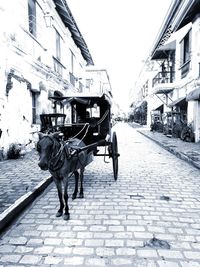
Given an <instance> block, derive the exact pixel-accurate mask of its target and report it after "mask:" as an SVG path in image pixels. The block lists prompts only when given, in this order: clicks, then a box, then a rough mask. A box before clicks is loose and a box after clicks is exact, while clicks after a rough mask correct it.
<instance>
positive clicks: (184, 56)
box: [180, 30, 191, 78]
mask: <svg viewBox="0 0 200 267" xmlns="http://www.w3.org/2000/svg"><path fill="white" fill-rule="evenodd" d="M180 45H181V61H180V63H181V66H180V67H181V75H182V78H183V77H185V76H186V75H187V73H188V72H189V66H190V59H191V30H190V31H189V32H188V33H187V34H186V36H185V37H184V38H183V40H182V41H181V42H180Z"/></svg>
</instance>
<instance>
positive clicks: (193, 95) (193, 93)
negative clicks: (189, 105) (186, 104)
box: [186, 88, 200, 101]
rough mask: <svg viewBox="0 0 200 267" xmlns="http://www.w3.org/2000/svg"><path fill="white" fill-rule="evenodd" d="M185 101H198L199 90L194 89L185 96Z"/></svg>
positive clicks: (199, 97) (199, 98)
mask: <svg viewBox="0 0 200 267" xmlns="http://www.w3.org/2000/svg"><path fill="white" fill-rule="evenodd" d="M186 100H187V101H190V100H200V88H197V89H194V90H193V91H191V92H189V94H188V95H187V96H186Z"/></svg>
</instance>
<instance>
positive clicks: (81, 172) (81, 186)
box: [79, 168, 85, 198]
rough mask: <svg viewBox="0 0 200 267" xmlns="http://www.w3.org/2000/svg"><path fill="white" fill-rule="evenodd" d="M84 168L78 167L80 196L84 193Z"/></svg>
mask: <svg viewBox="0 0 200 267" xmlns="http://www.w3.org/2000/svg"><path fill="white" fill-rule="evenodd" d="M84 170H85V168H81V169H80V193H79V197H80V198H84V193H83V178H84Z"/></svg>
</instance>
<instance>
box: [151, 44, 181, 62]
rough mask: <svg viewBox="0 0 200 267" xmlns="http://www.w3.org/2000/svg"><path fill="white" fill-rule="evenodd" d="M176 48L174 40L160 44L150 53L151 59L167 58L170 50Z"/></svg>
mask: <svg viewBox="0 0 200 267" xmlns="http://www.w3.org/2000/svg"><path fill="white" fill-rule="evenodd" d="M175 49H176V40H173V41H171V42H169V43H167V44H165V45H162V46H160V47H159V48H157V49H156V51H155V53H154V54H153V55H152V57H151V59H165V58H168V54H169V52H170V51H173V50H175Z"/></svg>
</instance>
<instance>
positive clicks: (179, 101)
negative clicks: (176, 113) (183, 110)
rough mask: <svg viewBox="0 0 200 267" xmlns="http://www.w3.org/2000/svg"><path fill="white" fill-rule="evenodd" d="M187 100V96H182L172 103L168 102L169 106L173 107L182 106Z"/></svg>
mask: <svg viewBox="0 0 200 267" xmlns="http://www.w3.org/2000/svg"><path fill="white" fill-rule="evenodd" d="M185 100H186V98H185V96H183V97H180V98H178V99H176V100H174V101H172V102H171V103H170V104H168V107H170V108H171V107H173V106H182V105H183V104H184V102H186V101H185Z"/></svg>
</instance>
